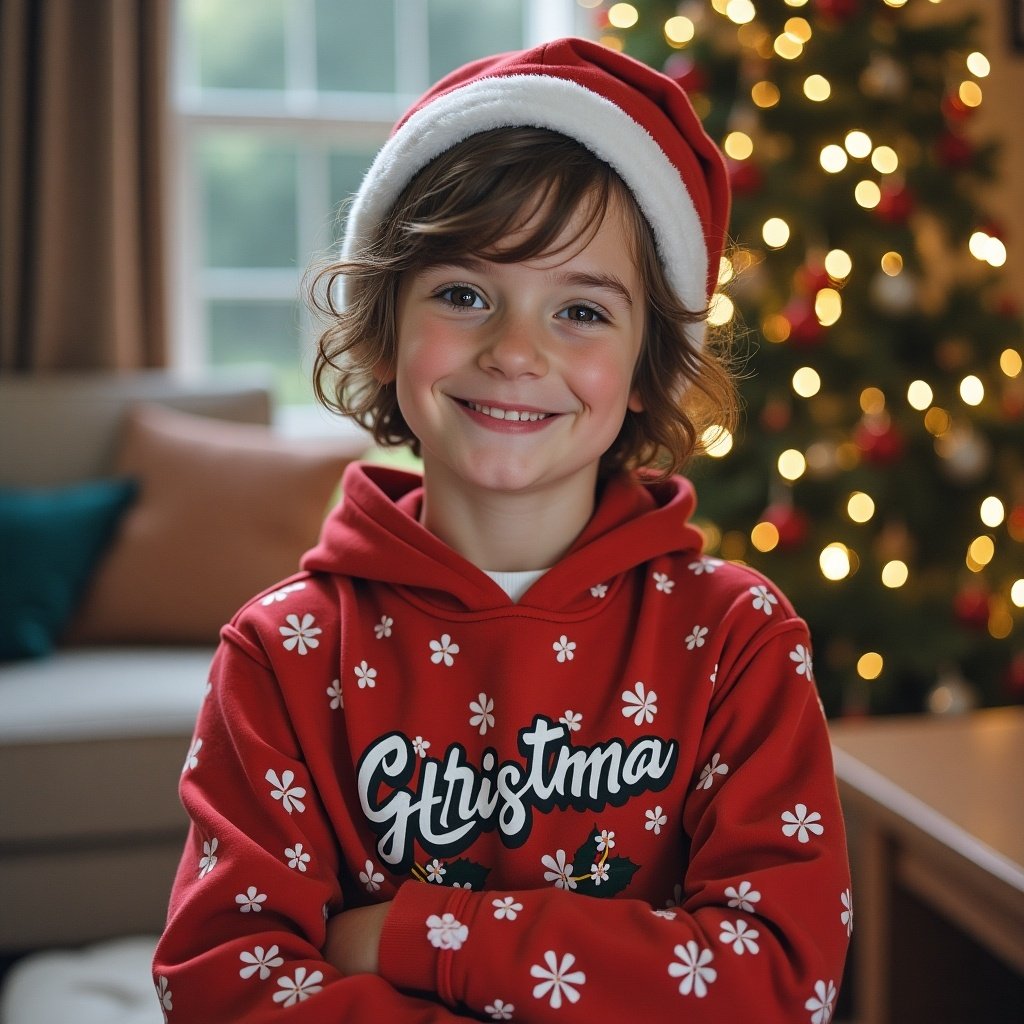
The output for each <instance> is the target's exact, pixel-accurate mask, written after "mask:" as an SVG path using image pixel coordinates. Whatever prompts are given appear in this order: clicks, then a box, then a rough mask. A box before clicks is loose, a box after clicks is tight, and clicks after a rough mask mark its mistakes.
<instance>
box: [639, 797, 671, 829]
mask: <svg viewBox="0 0 1024 1024" xmlns="http://www.w3.org/2000/svg"><path fill="white" fill-rule="evenodd" d="M644 816H645V817H646V818H647V821H645V822H644V828H645V829H647V831H648V832H653V833H654V834H655V835H656V836H660V835H661V827H662V825H664V824H665V823H666V822H667V821H668V815H667V814H665V812H664V811H663V810H662V807H661V804H658V806H657V807H655V808H654V810H653V811H644Z"/></svg>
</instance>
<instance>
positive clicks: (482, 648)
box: [154, 466, 852, 1024]
mask: <svg viewBox="0 0 1024 1024" xmlns="http://www.w3.org/2000/svg"><path fill="white" fill-rule="evenodd" d="M419 484H420V482H419V479H418V478H417V477H415V476H413V475H411V474H407V473H401V472H397V471H395V470H387V469H381V468H372V467H368V466H355V467H352V468H350V469H349V471H348V472H347V474H346V477H345V499H344V501H343V503H342V504H341V505H340V506H339V508H338V509H337V510H335V512H334V513H333V514H332V516H331V517H330V518H329V520H328V521H327V523H326V525H325V527H324V531H323V535H322V538H321V540H320V543H319V544H318V546H317V547H316V548H314V549H313V550H312V551H310V552H309V553H308V554H307V555H306V556H305V558H304V560H303V563H302V567H303V570H304V571H303V572H302V573H300V574H299V575H297V576H294V577H292V578H291V579H289V580H287V581H285V582H284V583H282V584H280V585H278V586H277V587H276V588H274V589H272V590H270V591H267V592H266V593H265V594H264V595H262V596H261V597H258V598H256V599H254V600H253V601H252V602H251V603H250V604H248V605H247V606H246V607H245V608H243V609H242V611H240V612H239V614H238V615H237V616H236V617H235V618H234V620H233V621H232V622H231V624H230V625H228V626H226V627H225V629H224V630H223V633H222V640H221V644H220V648H219V649H218V651H217V654H216V657H215V659H214V662H213V667H212V671H211V677H210V692H209V694H208V696H207V698H206V701H205V702H204V705H203V708H202V710H201V712H200V715H199V720H198V724H197V728H196V734H195V739H194V742H193V745H192V747H191V749H190V751H189V755H188V758H187V760H186V763H185V768H184V770H183V775H182V783H181V795H182V799H183V801H184V804H185V806H186V808H187V809H188V812H189V814H190V815H191V818H192V822H193V824H192V830H191V833H190V837H189V840H188V843H187V846H186V849H185V853H184V856H183V859H182V862H181V867H180V869H179V872H178V876H177V879H176V882H175V886H174V892H173V895H172V899H171V908H170V915H169V919H168V924H167V929H166V931H165V933H164V935H163V938H162V940H161V942H160V946H159V948H158V950H157V955H156V961H155V965H154V973H155V981H156V986H157V991H158V995H159V997H160V999H161V1001H162V1005H163V1007H164V1010H165V1013H166V1016H167V1019H168V1020H169V1021H171V1022H211V1024H213V1022H216V1024H223V1022H227V1021H246V1022H255V1021H262V1020H264V1019H266V1020H276V1019H278V1018H279V1017H280V1016H281V1014H282V1011H286V1012H285V1019H288V1020H295V1021H315V1022H333V1021H339V1022H340V1021H373V1022H377V1021H386V1022H396V1024H399V1022H407V1021H408V1022H412V1021H450V1020H456V1019H483V1020H490V1019H494V1020H515V1021H520V1022H522V1021H527V1022H531V1024H532V1022H541V1021H554V1020H558V1021H573V1020H577V1021H587V1022H588V1024H593V1021H594V1020H596V1019H602V1018H604V1019H610V1020H616V1021H620V1020H638V1019H643V1020H645V1021H652V1022H656V1021H663V1020H664V1021H669V1020H671V1021H677V1020H685V1021H687V1022H688V1024H689V1022H693V1024H697V1022H704V1021H708V1022H710V1021H715V1022H721V1021H730V1022H731V1021H741V1020H744V1021H746V1020H749V1021H758V1022H761V1024H771V1022H783V1021H785V1022H787V1024H790V1022H793V1021H808V1022H811V1024H824V1022H827V1021H828V1020H829V1019H830V1017H831V1014H832V1012H833V1010H834V1006H835V998H836V989H837V987H838V984H839V980H840V977H841V975H842V970H843V960H844V956H845V953H846V947H847V943H848V940H849V934H850V926H851V913H852V910H851V904H850V890H849V885H850V881H849V874H848V867H847V859H846V847H845V838H844V831H843V821H842V817H841V814H840V808H839V802H838V799H837V796H836V789H835V782H834V777H833V772H832V760H831V754H830V748H829V741H828V735H827V732H826V727H825V721H824V718H823V715H822V711H821V706H820V703H819V701H818V697H817V694H816V692H815V689H814V684H813V676H812V671H813V670H812V663H811V654H810V641H809V639H808V636H807V631H806V626H805V624H804V623H803V622H802V621H801V620H800V619H798V618H797V617H796V616H795V614H794V612H793V610H792V608H791V607H790V605H789V603H788V602H787V601H786V599H785V597H783V596H782V595H781V594H779V593H778V591H776V590H775V589H774V588H773V586H772V584H771V583H769V582H768V581H767V580H765V579H764V578H763V577H761V576H759V575H757V574H756V573H755V572H753V571H752V570H750V569H749V568H746V567H742V566H737V565H732V564H729V563H725V562H722V561H719V560H717V559H713V558H708V557H706V556H703V555H702V554H701V553H700V535H699V533H698V532H697V531H696V530H695V529H694V528H693V527H692V526H690V525H688V519H689V517H690V514H691V512H692V510H693V507H694V496H693V490H692V488H691V486H690V484H689V483H688V482H686V481H684V480H682V479H674V480H672V481H670V482H669V483H666V484H659V485H655V486H641V485H640V484H638V483H637V482H636V481H635V480H633V479H631V478H629V477H622V478H618V479H615V480H613V481H611V482H610V483H609V484H608V485H607V486H606V487H605V488H604V493H603V494H602V496H601V499H600V501H599V505H598V508H597V510H596V512H595V514H594V516H593V518H592V520H591V522H590V524H589V525H588V526H587V528H586V530H585V531H584V532H583V534H582V535H581V536H580V537H579V538H578V540H577V541H576V543H575V544H574V546H573V548H572V549H571V551H570V552H569V553H568V554H567V555H566V556H565V557H564V558H563V559H562V561H561V562H560V563H559V564H558V565H556V566H555V567H554V568H552V569H550V570H549V571H548V572H547V573H545V574H544V575H543V576H542V577H541V578H540V579H539V580H538V581H537V582H536V583H534V584H533V586H532V587H531V588H530V589H529V590H528V591H527V593H526V594H525V595H524V597H523V598H522V600H521V601H520V602H519V603H517V604H514V603H512V602H511V601H510V599H509V598H508V597H507V595H506V594H505V593H504V591H502V590H501V588H500V587H498V586H497V584H495V583H494V582H493V581H492V580H491V579H490V578H489V577H488V576H487V575H486V574H485V573H484V572H481V571H480V570H479V569H477V568H476V567H475V566H473V565H472V564H470V563H469V562H467V561H465V560H464V559H463V558H461V557H460V556H459V555H457V554H456V553H454V552H453V551H451V550H450V549H449V548H448V547H446V546H445V545H444V544H443V543H442V542H441V541H440V540H438V539H437V538H436V537H434V536H433V535H432V534H430V533H428V532H427V531H426V530H425V529H424V528H423V527H422V526H420V525H419V523H418V519H417V516H418V511H419V505H420V501H421V498H422V492H421V490H420V486H419ZM381 900H393V901H394V902H393V904H392V906H391V909H390V912H389V914H388V917H387V920H386V922H385V925H384V932H383V935H382V938H381V945H380V976H379V977H378V976H374V975H357V976H353V977H348V978H346V977H342V976H341V975H340V974H339V973H338V972H337V971H336V970H335V969H334V968H332V967H331V966H330V965H329V964H327V963H326V962H325V961H324V960H323V958H322V954H321V952H320V950H321V947H322V946H323V944H324V936H325V927H326V919H327V918H328V917H329V916H330V915H332V914H336V913H338V912H339V911H341V910H344V909H346V908H350V907H354V906H360V905H363V904H367V903H372V902H377V901H381Z"/></svg>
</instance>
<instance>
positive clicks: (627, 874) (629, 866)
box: [572, 825, 640, 896]
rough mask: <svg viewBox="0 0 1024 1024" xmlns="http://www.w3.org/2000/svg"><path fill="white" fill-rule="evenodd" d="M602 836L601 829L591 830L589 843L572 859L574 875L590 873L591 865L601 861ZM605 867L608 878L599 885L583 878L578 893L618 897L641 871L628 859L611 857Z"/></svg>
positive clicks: (578, 884)
mask: <svg viewBox="0 0 1024 1024" xmlns="http://www.w3.org/2000/svg"><path fill="white" fill-rule="evenodd" d="M600 835H601V829H600V828H599V827H598V826H597V825H594V827H593V828H592V829H591V830H590V835H589V836H588V837H587V841H586V842H585V843H584V844H583V845H582V846H581V847H580V848H579V849H578V850H577V851H576V854H575V856H574V857H573V859H572V864H573V868H572V874H573V875H574V876H575V875H582V874H587V873H589V872H590V868H591V865H593V864H596V863H597V862H598V861H599V860H600V859H601V852H600V851H599V850H598V848H597V840H598V837H599V836H600ZM604 866H605V868H606V869H607V871H608V878H607V879H605V880H604V881H603V882H601V883H597V882H595V881H594V879H593V878H581V879H580V880H579V881H578V882H577V883H576V892H579V893H583V895H585V896H617V895H618V894H619V893H620V892H622V890H623V889H625V888H626V886H627V885H629V883H630V881H632V878H633V875H634V874H636V872H637V870H638V869H639V867H640V865H639V864H634V863H633V862H632V861H631V860H630V859H629V858H628V857H609V858H608V859H607V860H606V861H605V862H604Z"/></svg>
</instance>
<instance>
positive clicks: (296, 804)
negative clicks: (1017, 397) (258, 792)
mask: <svg viewBox="0 0 1024 1024" xmlns="http://www.w3.org/2000/svg"><path fill="white" fill-rule="evenodd" d="M263 777H264V778H265V779H266V780H267V782H269V783H270V795H271V796H272V797H273V798H274V799H275V800H280V801H281V806H282V807H283V808H284V809H285V810H286V811H287V812H288V813H289V814H291V813H292V811H299V812H300V813H301V812H302V811H304V810H305V809H306V805H305V804H304V803H303V802H302V797H304V796H305V795H306V790H305V788H304V787H303V786H294V787H293V786H292V783H293V782H294V781H295V772H293V771H291V769H285V770H284V771H283V772H281V775H280V778H279V777H278V774H277V772H275V771H274V769H273V768H269V769H267V774H266V775H264V776H263Z"/></svg>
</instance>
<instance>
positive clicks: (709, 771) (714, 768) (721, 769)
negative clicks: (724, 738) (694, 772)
mask: <svg viewBox="0 0 1024 1024" xmlns="http://www.w3.org/2000/svg"><path fill="white" fill-rule="evenodd" d="M728 774H729V766H728V765H727V764H725V763H724V762H723V761H722V755H721V754H715V755H713V756H712V758H711V760H710V761H709V762H708V763H707V764H706V765H704V767H703V768H702V769H701V772H700V781H699V782H698V783H697V789H710V788H711V786H712V784H713V783H714V781H715V776H716V775H728Z"/></svg>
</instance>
